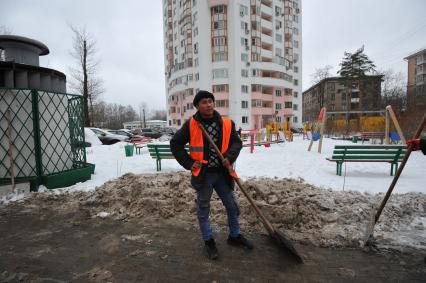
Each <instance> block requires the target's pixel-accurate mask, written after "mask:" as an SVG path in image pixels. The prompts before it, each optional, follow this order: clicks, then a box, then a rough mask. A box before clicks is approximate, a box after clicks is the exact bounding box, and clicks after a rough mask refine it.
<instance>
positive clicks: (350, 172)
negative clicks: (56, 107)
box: [68, 137, 426, 193]
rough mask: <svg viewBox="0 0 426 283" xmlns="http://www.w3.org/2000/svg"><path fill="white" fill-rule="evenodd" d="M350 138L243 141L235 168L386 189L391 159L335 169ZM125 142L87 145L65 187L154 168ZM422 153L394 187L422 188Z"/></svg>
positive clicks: (165, 164)
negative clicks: (81, 169)
mask: <svg viewBox="0 0 426 283" xmlns="http://www.w3.org/2000/svg"><path fill="white" fill-rule="evenodd" d="M336 144H352V143H351V142H349V141H342V140H333V139H328V138H326V139H324V141H323V148H322V153H321V154H320V153H318V152H317V148H318V143H317V142H315V143H314V145H313V147H312V150H311V152H308V151H307V148H308V145H309V141H308V140H302V138H301V137H295V139H294V142H288V143H284V144H272V145H271V147H268V148H267V147H264V146H257V147H255V149H254V153H252V154H251V153H250V149H249V148H248V147H244V148H243V149H242V151H241V154H240V156H239V158H238V160H237V164H236V171H237V173H238V174H239V175H240V177H241V178H243V179H247V178H250V177H278V178H296V179H298V178H302V179H304V180H305V181H306V182H307V183H310V184H313V185H316V186H318V187H322V188H331V189H333V190H345V191H346V190H354V191H360V192H369V193H378V192H386V191H387V189H388V188H389V185H390V183H391V182H392V178H393V177H392V176H390V164H389V163H375V162H371V163H366V162H359V163H358V162H356V163H345V164H344V165H343V170H342V176H337V175H336V164H335V163H334V162H329V161H327V160H326V157H330V156H331V154H332V152H333V148H334V145H336ZM124 145H125V143H117V144H114V145H97V146H93V147H90V148H87V161H88V162H90V163H94V164H96V170H95V174H94V175H93V176H92V179H91V180H89V181H86V182H84V183H79V184H76V185H74V186H71V187H69V188H68V189H71V190H92V189H94V188H95V187H97V186H100V185H102V184H103V183H105V182H106V181H108V180H111V179H115V178H117V177H120V176H121V175H123V174H125V173H135V174H141V173H156V166H155V160H154V159H152V158H151V157H150V156H149V153H148V150H147V149H146V148H144V149H143V150H142V151H141V154H140V155H133V156H132V157H126V156H125V152H124ZM161 164H162V172H172V171H178V170H183V168H182V167H181V166H180V165H179V164H178V163H177V161H176V160H162V161H161ZM424 164H426V157H425V156H423V154H422V153H421V152H413V153H412V154H411V156H410V159H409V161H408V163H407V165H406V167H405V169H404V171H403V173H402V175H401V177H400V178H399V181H398V183H397V186H396V188H395V190H394V193H406V192H422V193H426V186H425V180H426V176H425V173H426V169H425V166H424ZM345 172H346V177H345V176H344V175H345Z"/></svg>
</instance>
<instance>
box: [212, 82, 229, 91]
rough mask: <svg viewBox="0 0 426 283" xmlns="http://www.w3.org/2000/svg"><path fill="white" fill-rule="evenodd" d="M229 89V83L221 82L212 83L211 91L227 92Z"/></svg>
mask: <svg viewBox="0 0 426 283" xmlns="http://www.w3.org/2000/svg"><path fill="white" fill-rule="evenodd" d="M228 91H229V85H227V84H222V85H213V92H214V93H216V92H228Z"/></svg>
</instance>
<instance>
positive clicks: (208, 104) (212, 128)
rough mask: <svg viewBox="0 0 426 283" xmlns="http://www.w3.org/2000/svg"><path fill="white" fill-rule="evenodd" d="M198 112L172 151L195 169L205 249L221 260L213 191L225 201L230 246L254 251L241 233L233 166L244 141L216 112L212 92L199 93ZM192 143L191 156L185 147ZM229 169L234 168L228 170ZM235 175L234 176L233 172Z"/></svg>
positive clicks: (194, 183) (177, 137)
mask: <svg viewBox="0 0 426 283" xmlns="http://www.w3.org/2000/svg"><path fill="white" fill-rule="evenodd" d="M193 104H194V106H195V107H196V108H197V110H198V111H197V113H195V115H194V116H192V117H191V119H189V120H188V121H186V122H185V123H184V124H183V126H182V128H180V129H179V130H178V131H177V132H176V133H175V134H174V136H173V138H172V140H171V141H170V148H171V151H172V153H173V155H174V157H175V158H176V160H177V161H178V162H179V164H180V165H182V166H183V167H184V168H185V169H187V170H191V172H192V177H191V184H192V186H193V187H194V189H195V190H196V191H197V217H198V223H199V226H200V230H201V234H202V238H203V240H204V242H205V250H206V251H207V255H208V257H209V258H210V259H217V257H218V251H217V248H216V243H215V241H214V239H213V233H212V229H211V226H210V220H209V213H210V199H211V196H212V193H213V189H214V190H215V191H216V193H217V194H218V196H219V197H220V198H221V200H222V203H223V204H224V206H225V208H226V212H227V214H228V225H229V230H230V233H229V237H228V240H227V242H228V244H230V245H234V246H240V247H244V248H247V249H252V248H253V245H252V243H251V242H250V241H249V240H247V239H246V238H245V237H244V236H243V235H241V233H240V224H239V215H240V208H239V205H238V203H237V201H236V199H235V196H234V192H233V189H234V180H233V177H232V176H231V174H232V175H235V176H236V174H235V172H233V170H232V163H234V162H235V160H236V159H237V157H238V155H239V153H240V150H241V148H242V142H241V140H240V138H239V136H238V134H237V132H236V130H235V124H234V122H233V121H232V120H231V119H228V118H224V117H221V115H220V114H219V113H218V112H217V111H215V110H214V96H213V94H212V93H210V92H208V91H204V90H201V91H199V92H198V93H197V94H196V95H195V97H194V100H193ZM199 124H202V125H203V126H204V128H205V129H206V131H207V133H208V134H209V136H210V137H211V138H212V140H213V141H214V142H215V143H216V145H217V147H218V148H219V149H220V150H221V152H222V154H223V156H224V158H225V161H224V162H223V163H222V162H221V161H220V158H219V157H218V155H217V154H216V152H215V151H214V149H213V147H211V146H210V145H209V143H208V141H207V140H206V139H205V138H204V137H203V133H202V131H201V128H200V127H199ZM187 143H189V154H188V153H187V152H186V150H185V148H184V147H185V145H186V144H187ZM227 168H230V171H228V169H227ZM230 172H231V173H230Z"/></svg>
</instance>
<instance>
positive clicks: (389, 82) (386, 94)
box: [379, 69, 407, 114]
mask: <svg viewBox="0 0 426 283" xmlns="http://www.w3.org/2000/svg"><path fill="white" fill-rule="evenodd" d="M379 73H381V74H383V75H384V77H383V83H382V105H381V106H382V107H381V108H385V107H386V106H387V105H392V108H393V109H394V110H395V111H396V112H397V113H398V114H401V113H402V112H403V111H404V110H405V109H406V106H407V93H406V82H407V80H406V78H405V76H404V74H403V73H402V72H395V71H394V70H392V69H388V70H382V71H379Z"/></svg>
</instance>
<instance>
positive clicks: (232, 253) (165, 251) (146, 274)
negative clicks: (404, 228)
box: [0, 206, 426, 282]
mask: <svg viewBox="0 0 426 283" xmlns="http://www.w3.org/2000/svg"><path fill="white" fill-rule="evenodd" d="M216 234H217V237H216V240H217V243H218V248H219V252H220V259H219V260H218V261H210V260H208V259H207V258H206V257H205V255H204V254H203V250H202V246H203V243H202V242H201V241H200V239H199V235H198V231H197V230H196V229H194V228H193V227H192V226H191V225H189V224H186V223H179V222H177V221H170V220H158V221H153V220H146V219H145V220H144V219H139V220H130V221H126V222H123V221H117V220H113V219H110V218H104V219H102V218H89V217H88V215H87V213H85V212H84V211H79V212H72V213H69V214H65V215H59V214H57V213H55V212H53V211H50V210H43V211H38V212H34V211H32V210H28V209H27V210H26V212H25V208H23V207H21V208H20V207H19V206H15V207H14V208H13V209H7V210H5V209H0V235H1V237H0V282H178V281H184V282H426V266H425V263H424V261H423V260H424V259H423V257H424V255H422V254H419V253H413V252H411V253H408V254H400V253H390V252H386V253H371V252H370V253H367V252H363V251H360V250H350V249H336V250H333V249H326V248H317V247H312V246H297V247H298V248H299V250H300V252H301V253H302V254H304V257H305V258H306V262H305V264H303V265H300V264H297V263H295V262H294V261H293V259H292V258H291V257H289V256H288V255H287V254H286V253H284V252H282V251H280V250H278V249H277V248H276V246H275V245H274V244H273V242H271V241H270V240H269V238H268V237H266V236H262V235H248V236H249V237H250V238H251V239H252V240H253V242H254V244H255V249H254V250H253V251H246V250H242V249H239V248H236V247H230V246H227V244H226V237H227V235H226V232H218V233H216Z"/></svg>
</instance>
